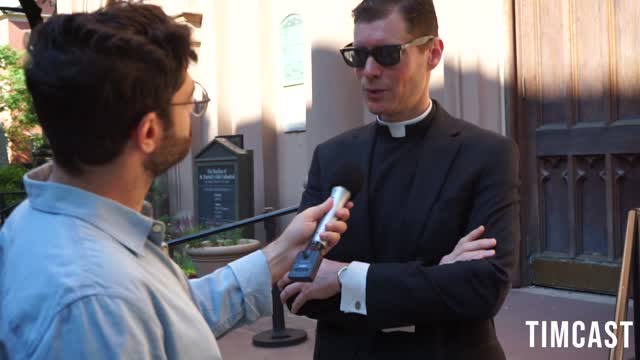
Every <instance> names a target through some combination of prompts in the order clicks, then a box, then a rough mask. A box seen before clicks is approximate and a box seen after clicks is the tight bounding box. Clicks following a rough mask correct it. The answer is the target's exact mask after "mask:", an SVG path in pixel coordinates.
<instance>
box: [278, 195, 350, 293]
mask: <svg viewBox="0 0 640 360" xmlns="http://www.w3.org/2000/svg"><path fill="white" fill-rule="evenodd" d="M331 197H332V198H333V206H332V207H331V209H330V210H329V211H328V212H327V213H326V214H324V216H323V217H322V220H320V223H319V224H318V227H317V228H316V231H315V232H314V234H313V238H312V239H311V242H310V243H309V245H307V247H306V249H304V250H303V251H301V252H300V253H298V256H296V259H295V261H294V262H293V266H292V267H291V271H289V279H291V280H293V281H300V282H311V281H313V279H314V278H315V277H316V274H317V273H318V269H319V268H320V263H321V262H322V250H323V249H324V248H325V247H326V243H325V242H324V241H322V239H320V233H322V232H323V231H325V228H326V227H327V224H328V223H329V222H331V221H333V220H335V219H336V211H338V210H339V209H341V208H343V207H344V206H345V204H346V203H347V201H349V198H351V192H350V191H349V190H348V189H347V188H345V187H343V186H334V187H333V188H332V189H331Z"/></svg>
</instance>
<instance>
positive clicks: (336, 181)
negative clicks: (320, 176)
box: [329, 162, 363, 199]
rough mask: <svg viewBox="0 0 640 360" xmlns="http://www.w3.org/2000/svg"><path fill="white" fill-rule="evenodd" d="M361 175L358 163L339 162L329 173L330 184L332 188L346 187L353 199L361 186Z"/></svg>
mask: <svg viewBox="0 0 640 360" xmlns="http://www.w3.org/2000/svg"><path fill="white" fill-rule="evenodd" d="M362 176H363V175H362V170H361V169H360V166H359V165H358V164H356V163H352V162H345V163H342V164H340V166H338V167H337V168H336V169H335V171H334V172H333V174H331V177H330V178H329V179H330V180H331V181H330V185H331V187H332V188H333V187H334V186H342V187H344V188H346V189H347V190H349V192H350V193H351V198H352V199H353V198H355V197H356V195H357V194H358V192H360V189H361V188H362V181H363V178H362Z"/></svg>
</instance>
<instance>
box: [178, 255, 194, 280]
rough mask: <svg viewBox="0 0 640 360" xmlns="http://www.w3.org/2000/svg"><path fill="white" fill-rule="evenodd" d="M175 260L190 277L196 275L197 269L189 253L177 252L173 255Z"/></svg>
mask: <svg viewBox="0 0 640 360" xmlns="http://www.w3.org/2000/svg"><path fill="white" fill-rule="evenodd" d="M173 261H175V262H176V264H178V266H180V268H181V269H182V271H184V273H185V275H187V277H189V278H190V277H193V276H195V275H196V269H195V267H193V262H192V261H191V258H190V257H189V255H187V254H185V253H182V252H177V253H175V255H173Z"/></svg>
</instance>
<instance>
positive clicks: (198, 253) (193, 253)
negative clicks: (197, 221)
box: [187, 239, 262, 277]
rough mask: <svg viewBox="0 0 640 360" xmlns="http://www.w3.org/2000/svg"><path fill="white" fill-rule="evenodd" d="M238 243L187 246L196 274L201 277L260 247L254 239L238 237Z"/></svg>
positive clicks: (260, 244) (258, 242) (259, 243)
mask: <svg viewBox="0 0 640 360" xmlns="http://www.w3.org/2000/svg"><path fill="white" fill-rule="evenodd" d="M238 242H239V244H238V245H230V246H209V247H197V248H190V247H188V248H187V255H189V257H191V261H192V262H193V267H194V268H195V269H196V274H198V276H199V277H202V276H204V275H206V274H209V273H212V272H214V271H216V270H217V269H219V268H221V267H224V266H225V265H227V264H228V263H230V262H232V261H234V260H236V259H239V258H241V257H243V256H245V255H248V254H250V253H252V252H254V251H256V250H258V249H260V248H261V247H262V243H261V242H260V241H258V240H255V239H240V240H238Z"/></svg>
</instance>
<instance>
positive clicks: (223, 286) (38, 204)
mask: <svg viewBox="0 0 640 360" xmlns="http://www.w3.org/2000/svg"><path fill="white" fill-rule="evenodd" d="M49 173H50V165H45V166H43V167H40V168H38V169H35V170H33V171H31V172H29V173H28V174H27V175H26V176H25V177H24V182H25V186H26V191H27V194H28V198H27V200H25V201H24V202H23V203H22V204H21V205H20V206H18V207H17V208H16V209H15V210H14V212H13V214H12V215H11V217H10V218H9V220H8V221H7V222H6V223H5V225H4V226H3V227H2V231H0V302H1V303H0V359H3V358H6V357H9V358H10V359H14V358H15V359H27V358H28V359H45V358H46V359H110V360H111V359H219V358H220V352H219V350H218V346H217V344H216V340H215V336H221V335H223V334H224V333H225V332H227V331H229V330H230V329H232V328H234V327H236V326H240V325H242V324H245V323H248V322H252V321H255V320H256V319H258V318H259V317H261V316H264V315H269V314H270V313H271V309H272V303H271V301H272V300H271V273H270V272H269V268H268V265H267V262H266V258H265V257H264V254H263V253H262V251H256V252H255V253H253V254H250V255H248V256H246V257H244V258H242V259H240V260H237V261H235V262H233V263H231V264H229V265H228V266H226V267H224V268H222V269H220V270H218V271H216V272H215V273H213V274H210V275H208V276H205V277H203V278H201V279H198V280H193V281H190V282H188V281H187V280H186V278H185V276H184V274H183V273H182V271H181V270H180V268H179V267H178V266H177V265H176V264H175V263H174V262H172V261H171V260H170V259H169V258H168V257H167V256H165V255H164V254H163V253H162V251H161V248H160V246H159V245H160V244H161V241H162V239H163V237H164V224H162V223H160V222H155V221H153V220H152V219H150V218H148V217H145V216H143V215H141V214H139V213H137V212H135V211H133V210H132V209H130V208H128V207H125V206H123V205H121V204H119V203H116V202H114V201H111V200H109V199H106V198H103V197H100V196H97V195H95V194H93V193H90V192H86V191H83V190H81V189H78V188H74V187H70V186H66V185H62V184H58V183H52V182H47V181H46V179H47V178H48V176H49Z"/></svg>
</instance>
